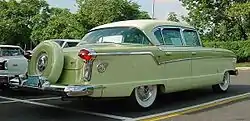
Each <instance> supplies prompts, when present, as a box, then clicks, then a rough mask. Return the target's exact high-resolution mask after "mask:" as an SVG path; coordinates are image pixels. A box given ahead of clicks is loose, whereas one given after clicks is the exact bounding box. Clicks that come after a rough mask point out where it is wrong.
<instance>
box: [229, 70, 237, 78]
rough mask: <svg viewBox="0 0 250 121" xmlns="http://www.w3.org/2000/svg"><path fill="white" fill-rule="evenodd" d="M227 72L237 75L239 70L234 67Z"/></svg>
mask: <svg viewBox="0 0 250 121" xmlns="http://www.w3.org/2000/svg"><path fill="white" fill-rule="evenodd" d="M229 73H230V75H234V76H237V75H239V70H238V69H234V70H231V71H229Z"/></svg>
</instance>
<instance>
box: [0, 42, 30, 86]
mask: <svg viewBox="0 0 250 121" xmlns="http://www.w3.org/2000/svg"><path fill="white" fill-rule="evenodd" d="M27 61H28V60H27V59H26V58H25V57H24V50H23V49H22V48H21V47H20V46H14V45H0V87H1V88H3V86H6V85H8V83H9V81H10V80H11V79H13V78H15V77H16V76H19V75H21V76H25V74H26V72H27V66H28V62H27Z"/></svg>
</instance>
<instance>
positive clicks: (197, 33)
mask: <svg viewBox="0 0 250 121" xmlns="http://www.w3.org/2000/svg"><path fill="white" fill-rule="evenodd" d="M185 30H189V31H194V32H195V33H196V35H197V36H198V40H199V44H200V46H188V45H187V44H185V47H203V45H202V42H201V39H200V35H199V33H198V32H197V30H196V29H191V28H183V30H182V33H184V31H185ZM183 38H184V35H183ZM185 43H186V39H185Z"/></svg>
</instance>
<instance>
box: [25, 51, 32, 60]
mask: <svg viewBox="0 0 250 121" xmlns="http://www.w3.org/2000/svg"><path fill="white" fill-rule="evenodd" d="M24 57H25V58H26V59H28V60H30V59H31V57H32V52H31V51H25V52H24Z"/></svg>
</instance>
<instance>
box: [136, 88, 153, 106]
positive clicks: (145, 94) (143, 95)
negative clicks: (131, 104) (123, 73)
mask: <svg viewBox="0 0 250 121" xmlns="http://www.w3.org/2000/svg"><path fill="white" fill-rule="evenodd" d="M152 93H153V87H152V86H140V87H138V89H137V94H138V97H139V99H140V100H141V101H143V102H145V101H147V100H149V99H150V97H151V96H152V95H153V94H152Z"/></svg>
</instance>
